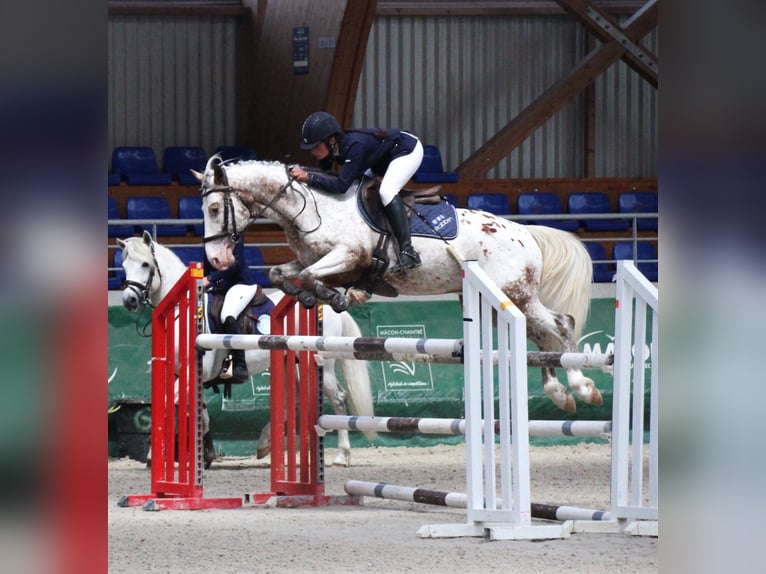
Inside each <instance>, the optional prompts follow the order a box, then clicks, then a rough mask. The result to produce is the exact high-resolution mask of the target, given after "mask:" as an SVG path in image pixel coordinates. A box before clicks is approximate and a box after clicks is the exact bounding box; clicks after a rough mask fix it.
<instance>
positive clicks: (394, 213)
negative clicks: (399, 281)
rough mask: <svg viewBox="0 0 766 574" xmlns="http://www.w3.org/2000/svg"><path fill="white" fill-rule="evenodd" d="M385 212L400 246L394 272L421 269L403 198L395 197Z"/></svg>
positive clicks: (386, 206) (385, 206) (384, 208)
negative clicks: (414, 268)
mask: <svg viewBox="0 0 766 574" xmlns="http://www.w3.org/2000/svg"><path fill="white" fill-rule="evenodd" d="M383 211H385V213H386V217H387V218H388V222H389V223H390V224H391V229H392V230H393V232H394V235H395V236H396V242H397V243H398V244H399V257H398V259H399V262H398V263H397V264H396V265H394V271H401V270H403V269H411V268H413V267H419V266H420V255H418V252H417V251H415V250H414V249H413V247H412V240H411V238H410V220H409V218H408V217H407V210H406V209H405V207H404V202H403V201H402V198H401V197H400V196H399V195H395V196H394V199H393V200H391V202H390V203H389V204H388V205H384V206H383Z"/></svg>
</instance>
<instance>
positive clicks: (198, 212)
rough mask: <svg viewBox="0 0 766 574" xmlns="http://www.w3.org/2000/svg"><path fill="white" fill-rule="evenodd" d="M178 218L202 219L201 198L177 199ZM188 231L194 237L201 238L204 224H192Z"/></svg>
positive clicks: (192, 196) (193, 196)
mask: <svg viewBox="0 0 766 574" xmlns="http://www.w3.org/2000/svg"><path fill="white" fill-rule="evenodd" d="M178 218H179V219H202V196H201V195H191V196H184V197H181V198H179V199H178ZM188 229H189V231H191V232H192V233H193V234H194V235H198V236H199V237H202V236H203V235H204V233H205V224H204V223H193V224H191V225H189V226H188Z"/></svg>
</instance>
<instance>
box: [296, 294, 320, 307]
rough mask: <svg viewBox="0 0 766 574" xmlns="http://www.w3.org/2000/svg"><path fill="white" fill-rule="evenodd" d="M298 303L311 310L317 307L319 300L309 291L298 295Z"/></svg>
mask: <svg viewBox="0 0 766 574" xmlns="http://www.w3.org/2000/svg"><path fill="white" fill-rule="evenodd" d="M298 302H299V303H300V304H301V305H303V306H304V307H306V309H311V308H313V307H315V306H316V304H317V298H316V297H314V295H312V294H311V293H309V292H308V291H301V292H300V293H299V294H298Z"/></svg>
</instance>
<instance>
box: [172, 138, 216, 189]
mask: <svg viewBox="0 0 766 574" xmlns="http://www.w3.org/2000/svg"><path fill="white" fill-rule="evenodd" d="M207 159H208V158H207V153H205V150H204V148H201V147H194V146H170V147H166V148H165V151H164V152H163V153H162V167H163V169H164V170H165V172H166V173H169V174H170V176H171V177H172V178H173V179H174V180H176V181H177V182H178V183H180V184H181V185H199V181H197V178H196V177H194V175H193V174H192V173H191V171H190V170H192V169H194V170H196V171H198V172H200V173H204V172H205V165H207Z"/></svg>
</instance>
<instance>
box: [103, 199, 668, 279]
mask: <svg viewBox="0 0 766 574" xmlns="http://www.w3.org/2000/svg"><path fill="white" fill-rule="evenodd" d="M502 217H504V218H506V219H510V220H512V221H517V222H519V223H524V221H529V220H534V221H536V222H540V221H544V220H557V219H566V220H571V219H577V220H579V221H582V220H585V219H629V220H631V221H632V224H631V226H630V228H629V233H622V234H614V233H610V232H608V231H590V232H587V233H577V235H578V236H579V237H580V239H581V240H582V241H584V242H590V241H593V242H600V243H602V244H605V243H607V244H608V243H615V242H623V241H632V242H633V245H634V249H633V251H634V253H635V252H636V251H637V249H636V245H637V244H638V243H639V242H653V243H655V244H658V242H659V234H658V233H657V232H652V231H646V230H642V231H640V232H639V230H638V220H639V219H655V220H656V219H657V218H658V214H657V213H619V214H618V213H599V214H579V213H578V214H576V216H575V215H574V214H570V213H563V214H555V215H554V214H535V215H514V214H511V215H504V216H502ZM201 223H202V219H181V218H171V219H152V220H149V219H109V220H108V221H107V224H108V225H115V226H117V225H119V226H125V225H128V226H149V227H151V229H152V232H151V233H152V237H154V238H155V239H156V240H158V241H159V242H160V243H162V244H163V245H165V246H167V247H171V248H172V247H182V246H188V245H189V241H188V239H189V238H188V237H187V238H186V239H187V240H186V241H184V242H180V241H178V238H174V236H160V237H158V236H157V226H158V225H166V224H170V225H195V224H196V225H199V224H201ZM252 225H253V226H254V227H250V228H249V232H248V233H249V234H250V233H251V232H252V233H253V234H256V235H257V233H258V230H257V226H259V225H271V226H273V225H274V222H273V221H271V220H270V219H265V218H260V219H256V220H255V221H254V222H253V224H252ZM123 239H124V238H123ZM199 243H200V245H201V244H202V238H200V241H199ZM245 245H247V246H254V247H258V248H259V249H263V248H269V247H289V246H288V244H287V243H286V242H283V241H269V242H257V241H255V242H253V241H246V242H245ZM107 248H108V249H109V250H113V249H117V245H116V244H115V243H114V240H113V239H110V243H109V245H108V247H107ZM607 253H609V250H607ZM109 261H112V258H111V257H110V258H109ZM593 262H594V263H615V259H613V258H612V259H605V260H594V261H593ZM657 262H658V260H657V259H638V258H636V259H634V263H636V264H638V263H657ZM282 263H287V260H285V261H275V262H272V263H271V264H267V265H261V266H251V267H252V268H253V269H262V270H263V271H264V272H266V273H267V274H268V272H269V270H270V269H271V267H273V266H274V265H279V264H282ZM108 270H109V271H116V270H117V268H116V267H112V266H108Z"/></svg>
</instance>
